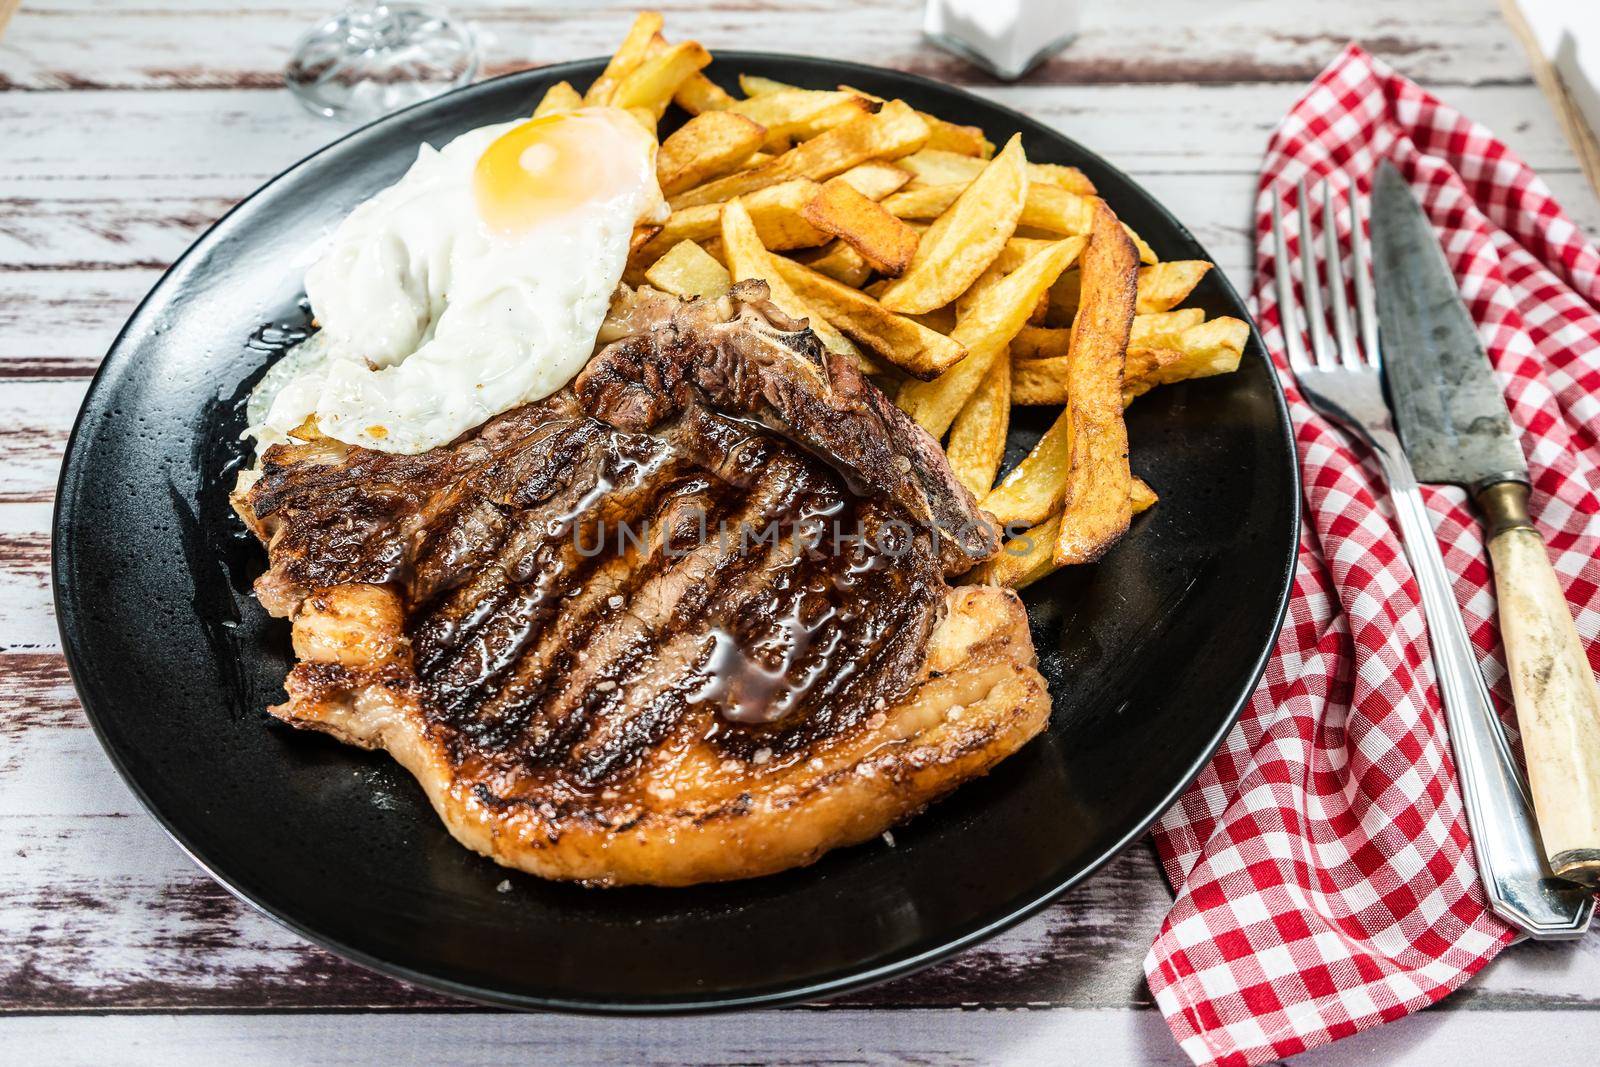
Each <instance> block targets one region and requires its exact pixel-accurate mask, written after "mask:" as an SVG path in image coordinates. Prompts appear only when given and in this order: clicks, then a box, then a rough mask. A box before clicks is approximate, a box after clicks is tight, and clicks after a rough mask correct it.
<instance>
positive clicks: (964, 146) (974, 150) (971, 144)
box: [839, 85, 994, 159]
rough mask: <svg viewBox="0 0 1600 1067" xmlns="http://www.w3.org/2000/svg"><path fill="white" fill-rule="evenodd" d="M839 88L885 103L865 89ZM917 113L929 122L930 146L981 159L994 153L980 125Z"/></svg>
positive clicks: (921, 112)
mask: <svg viewBox="0 0 1600 1067" xmlns="http://www.w3.org/2000/svg"><path fill="white" fill-rule="evenodd" d="M839 88H840V89H841V90H842V91H844V92H847V93H855V94H856V95H857V96H864V97H866V98H867V99H868V100H876V101H877V102H878V103H880V104H881V103H883V97H881V96H873V95H872V94H871V93H869V92H865V91H864V90H861V89H854V88H851V87H850V86H848V85H841V86H839ZM917 114H919V115H921V116H922V120H923V121H924V122H926V123H927V124H928V147H929V148H937V149H939V150H941V151H946V152H959V153H961V154H963V155H968V156H977V157H979V158H980V159H988V158H989V157H990V156H992V155H994V145H993V144H992V143H991V142H990V141H989V139H988V138H986V137H985V136H984V135H983V131H982V130H980V129H979V128H978V127H976V126H960V125H957V124H956V123H954V122H946V121H945V120H944V119H941V118H936V117H935V116H933V115H930V114H928V113H927V112H926V111H919V112H917Z"/></svg>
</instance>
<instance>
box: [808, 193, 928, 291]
mask: <svg viewBox="0 0 1600 1067" xmlns="http://www.w3.org/2000/svg"><path fill="white" fill-rule="evenodd" d="M800 217H801V218H803V219H805V220H806V221H807V222H809V223H811V225H813V226H815V227H816V228H817V229H819V230H822V231H823V232H824V233H831V234H833V235H835V236H836V237H838V238H839V240H841V241H843V242H844V243H845V244H847V245H849V246H850V247H851V248H854V249H855V250H856V251H857V252H859V253H861V258H863V259H865V260H866V261H867V263H869V264H870V265H871V266H872V268H873V269H874V270H876V271H879V272H880V273H882V274H890V275H898V274H900V273H902V272H903V271H904V270H905V269H906V267H908V266H909V265H910V264H911V261H912V257H913V256H915V255H916V252H917V241H918V237H917V232H916V231H915V230H913V229H912V228H911V227H909V226H907V225H906V224H905V223H903V222H901V221H900V220H899V219H897V218H895V217H894V216H893V215H891V214H889V213H888V212H887V211H885V210H883V206H882V205H881V204H879V203H878V202H877V201H875V200H869V199H867V198H866V197H865V196H862V195H861V194H860V193H859V192H857V191H856V189H855V187H854V186H853V185H851V184H850V183H849V182H846V181H845V180H844V179H843V178H829V179H828V180H827V181H825V182H823V183H822V187H821V189H820V190H818V192H817V195H816V196H814V197H812V199H811V201H810V203H808V204H806V206H805V207H803V208H801V209H800Z"/></svg>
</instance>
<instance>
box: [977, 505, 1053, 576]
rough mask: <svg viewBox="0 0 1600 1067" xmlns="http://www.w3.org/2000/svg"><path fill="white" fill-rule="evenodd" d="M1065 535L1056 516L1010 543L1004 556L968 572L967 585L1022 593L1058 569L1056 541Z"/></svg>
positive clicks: (1005, 549) (1031, 528) (1004, 546)
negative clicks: (996, 586) (992, 586)
mask: <svg viewBox="0 0 1600 1067" xmlns="http://www.w3.org/2000/svg"><path fill="white" fill-rule="evenodd" d="M1060 533H1061V516H1060V515H1059V514H1056V515H1052V516H1050V518H1048V519H1046V520H1045V521H1044V522H1041V523H1040V524H1039V525H1037V526H1033V527H1030V528H1029V529H1027V530H1024V531H1023V532H1022V533H1020V534H1018V535H1017V536H1015V537H1013V538H1011V539H1010V540H1008V541H1007V542H1006V543H1005V544H1004V545H1002V546H1001V548H1000V554H999V555H997V556H995V557H994V558H993V559H991V560H989V561H988V562H986V563H981V564H979V565H978V566H976V567H974V568H973V569H972V570H970V571H968V572H967V574H966V576H965V577H963V578H962V581H963V582H967V583H970V584H972V585H1000V586H1005V587H1006V588H1008V589H1022V588H1025V587H1026V586H1030V585H1032V584H1033V583H1034V582H1037V581H1038V580H1039V579H1041V578H1043V577H1045V576H1047V575H1049V574H1051V573H1052V572H1054V571H1055V570H1056V569H1057V568H1056V564H1055V549H1056V538H1057V537H1058V536H1059V535H1060Z"/></svg>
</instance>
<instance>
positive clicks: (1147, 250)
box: [1122, 222, 1160, 265]
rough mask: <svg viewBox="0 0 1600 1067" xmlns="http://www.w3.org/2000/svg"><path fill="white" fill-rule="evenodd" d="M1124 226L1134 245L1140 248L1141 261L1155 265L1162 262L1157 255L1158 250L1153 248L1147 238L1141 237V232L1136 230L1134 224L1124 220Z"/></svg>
mask: <svg viewBox="0 0 1600 1067" xmlns="http://www.w3.org/2000/svg"><path fill="white" fill-rule="evenodd" d="M1122 228H1123V230H1124V231H1126V233H1127V234H1128V240H1130V241H1132V242H1133V247H1135V248H1137V249H1138V250H1139V262H1140V263H1145V264H1150V265H1154V264H1156V263H1158V262H1160V260H1159V259H1158V258H1157V256H1156V250H1155V249H1153V248H1151V247H1150V245H1149V244H1147V243H1146V242H1145V239H1144V238H1143V237H1140V236H1139V234H1138V233H1137V232H1135V231H1134V228H1133V227H1132V226H1129V225H1128V224H1127V223H1126V222H1124V223H1123V224H1122Z"/></svg>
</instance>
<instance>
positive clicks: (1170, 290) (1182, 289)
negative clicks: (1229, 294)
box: [1138, 259, 1211, 312]
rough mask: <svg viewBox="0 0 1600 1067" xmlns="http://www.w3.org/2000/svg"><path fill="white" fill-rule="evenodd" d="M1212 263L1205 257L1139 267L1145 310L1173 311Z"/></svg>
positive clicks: (1140, 296)
mask: <svg viewBox="0 0 1600 1067" xmlns="http://www.w3.org/2000/svg"><path fill="white" fill-rule="evenodd" d="M1210 269H1211V264H1209V263H1207V262H1206V261H1205V260H1203V259H1179V260H1173V261H1172V262H1170V263H1157V264H1155V265H1154V266H1150V267H1141V268H1140V270H1139V304H1138V308H1139V310H1140V311H1141V312H1145V311H1169V310H1171V309H1172V308H1174V307H1176V306H1177V305H1178V303H1179V302H1180V301H1182V300H1183V299H1184V298H1185V297H1187V296H1188V295H1189V294H1190V293H1191V292H1193V291H1194V287H1195V286H1197V285H1199V284H1200V279H1201V278H1204V277H1205V276H1206V271H1208V270H1210Z"/></svg>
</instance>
